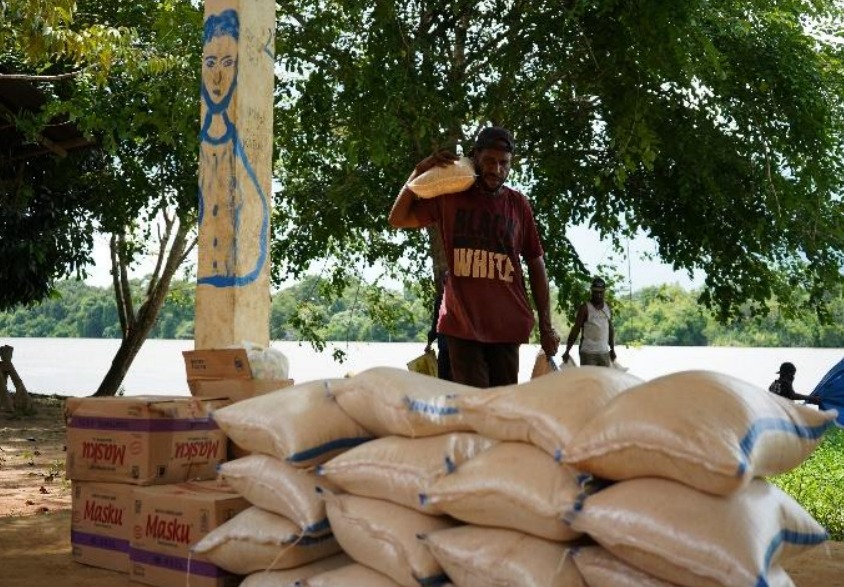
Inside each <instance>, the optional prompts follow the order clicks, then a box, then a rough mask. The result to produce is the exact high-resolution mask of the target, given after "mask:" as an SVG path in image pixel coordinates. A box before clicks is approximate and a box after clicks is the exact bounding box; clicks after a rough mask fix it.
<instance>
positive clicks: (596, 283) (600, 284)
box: [592, 277, 607, 291]
mask: <svg viewBox="0 0 844 587" xmlns="http://www.w3.org/2000/svg"><path fill="white" fill-rule="evenodd" d="M606 287H607V284H606V283H604V280H603V279H601V278H600V277H596V278H595V279H593V280H592V289H597V290H602V291H603V290H604V289H605V288H606Z"/></svg>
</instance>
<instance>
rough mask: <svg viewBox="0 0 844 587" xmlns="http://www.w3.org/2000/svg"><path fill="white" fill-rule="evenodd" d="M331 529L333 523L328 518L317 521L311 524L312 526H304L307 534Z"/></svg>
mask: <svg viewBox="0 0 844 587" xmlns="http://www.w3.org/2000/svg"><path fill="white" fill-rule="evenodd" d="M329 529H331V524H329V522H328V518H325V519H324V520H322V521H320V522H317V523H316V524H311V525H310V526H308V527H306V528H304V532H305V534H319V533H320V532H323V531H325V530H329Z"/></svg>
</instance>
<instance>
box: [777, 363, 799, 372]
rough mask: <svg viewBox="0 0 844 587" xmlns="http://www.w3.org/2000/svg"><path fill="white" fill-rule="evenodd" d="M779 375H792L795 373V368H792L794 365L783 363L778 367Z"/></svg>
mask: <svg viewBox="0 0 844 587" xmlns="http://www.w3.org/2000/svg"><path fill="white" fill-rule="evenodd" d="M777 373H779V374H789V373H790V374H792V375H793V374H794V373H797V367H795V366H794V363H789V362H785V363H783V364H782V365H780V370H779V371H777Z"/></svg>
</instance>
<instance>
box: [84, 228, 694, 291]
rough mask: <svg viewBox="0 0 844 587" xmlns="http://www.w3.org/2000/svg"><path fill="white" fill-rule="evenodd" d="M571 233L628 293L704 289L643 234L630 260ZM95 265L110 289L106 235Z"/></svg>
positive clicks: (144, 269) (95, 279)
mask: <svg viewBox="0 0 844 587" xmlns="http://www.w3.org/2000/svg"><path fill="white" fill-rule="evenodd" d="M567 234H568V237H569V239H570V240H571V241H572V243H573V244H574V246H575V248H576V249H577V252H578V253H579V254H580V256H581V259H582V260H583V262H584V263H585V264H586V266H587V267H588V268H590V269H595V268H596V267H597V266H598V265H599V264H608V263H612V264H614V265H615V266H617V267H618V272H619V273H620V274H622V275H623V276H624V277H625V283H624V284H623V285H624V287H625V291H628V284H629V286H630V289H632V290H633V291H638V290H640V289H642V288H644V287H648V286H652V285H662V284H677V285H679V286H681V287H683V288H684V289H687V290H688V289H692V288H696V287H700V286H701V285H702V284H703V279H704V275H703V274H702V273H696V274H695V275H694V276H693V278H692V279H690V278H689V276H688V275H686V273H684V272H676V271H674V270H673V269H672V268H671V266H670V265H668V264H665V263H659V262H657V261H653V260H650V259H648V258H647V256H648V255H653V254H654V253H655V252H656V246H655V244H654V242H653V241H652V240H651V239H649V238H648V237H647V236H646V235H644V234H640V235H638V236H637V237H636V238H634V239H632V240H631V241H630V243H629V251H630V253H629V259H628V258H627V256H626V255H625V256H622V257H619V256H618V255H614V254H613V251H612V245H611V244H610V243H609V242H606V241H602V240H601V238H600V237H599V235H598V233H597V232H596V231H595V230H593V229H590V228H589V227H586V226H574V227H570V228H569V229H568V233H567ZM545 249H546V255H548V254H552V252H553V247H552V246H548V244H547V243H546V247H545ZM94 262H95V265H94V266H93V267H90V268H89V273H90V276H89V278H88V279H87V280H86V282H87V283H89V284H90V285H95V286H98V287H108V286H110V285H111V276H110V275H109V269H110V262H109V253H108V238H107V237H106V236H102V235H98V236H97V237H96V239H95V241H94ZM153 266H154V265H153V260H149V261H148V262H144V263H141V264H140V265H139V267H138V268H137V269H136V270H135V271H134V272H133V273H131V275H130V276H131V277H143V276H144V275H145V274H147V273H149V272H150V271H152V268H153ZM628 282H629V283H628Z"/></svg>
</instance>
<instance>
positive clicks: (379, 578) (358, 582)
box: [297, 563, 399, 587]
mask: <svg viewBox="0 0 844 587" xmlns="http://www.w3.org/2000/svg"><path fill="white" fill-rule="evenodd" d="M297 586H301V587H398V586H399V584H398V583H396V582H395V581H393V580H392V579H390V578H389V577H387V576H385V575H382V574H381V573H379V572H378V571H374V570H372V569H370V568H369V567H366V566H364V565H359V564H357V563H352V564H350V565H346V566H345V567H342V568H339V569H335V570H333V571H329V572H326V573H320V574H319V575H314V576H312V577H311V578H309V579H306V580H304V581H301V582H300V583H297Z"/></svg>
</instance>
